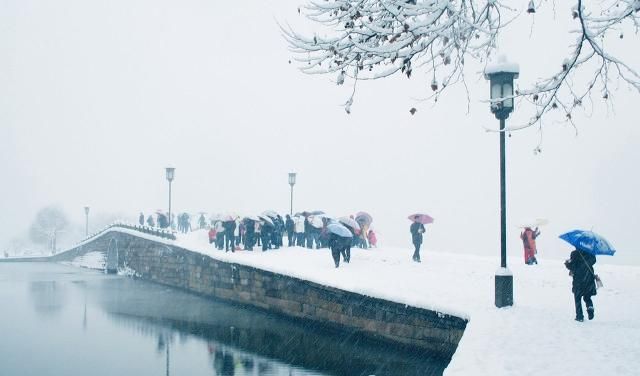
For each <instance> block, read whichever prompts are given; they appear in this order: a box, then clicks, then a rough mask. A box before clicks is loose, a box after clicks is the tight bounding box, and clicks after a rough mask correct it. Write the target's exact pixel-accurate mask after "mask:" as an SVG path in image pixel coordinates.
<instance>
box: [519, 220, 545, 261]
mask: <svg viewBox="0 0 640 376" xmlns="http://www.w3.org/2000/svg"><path fill="white" fill-rule="evenodd" d="M538 235H540V230H538V228H537V227H536V229H535V231H534V230H532V229H531V227H525V228H524V231H523V232H522V233H521V234H520V239H522V244H523V246H524V263H525V264H527V265H533V264H537V263H538V260H537V259H536V254H537V253H538V249H537V248H536V238H537V237H538Z"/></svg>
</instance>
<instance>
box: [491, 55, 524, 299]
mask: <svg viewBox="0 0 640 376" xmlns="http://www.w3.org/2000/svg"><path fill="white" fill-rule="evenodd" d="M519 73H520V67H519V66H518V64H514V63H509V62H507V59H506V58H505V57H503V56H501V57H500V58H499V59H498V62H497V63H495V64H492V65H489V66H487V68H486V69H485V72H484V77H485V79H487V80H489V83H490V86H491V112H492V113H493V114H494V115H495V116H496V118H497V119H498V120H500V269H498V271H497V272H496V276H495V290H496V291H495V293H496V297H495V304H496V307H498V308H502V307H507V306H512V305H513V274H511V271H509V269H507V208H506V206H507V192H506V183H505V181H506V177H505V144H504V134H505V120H506V119H507V118H508V117H509V114H510V113H511V112H512V111H513V107H514V101H513V80H514V79H515V78H518V75H519Z"/></svg>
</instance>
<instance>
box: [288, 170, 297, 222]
mask: <svg viewBox="0 0 640 376" xmlns="http://www.w3.org/2000/svg"><path fill="white" fill-rule="evenodd" d="M295 184H296V173H295V172H290V173H289V185H290V186H291V206H290V207H289V215H290V216H292V215H293V186H294V185H295Z"/></svg>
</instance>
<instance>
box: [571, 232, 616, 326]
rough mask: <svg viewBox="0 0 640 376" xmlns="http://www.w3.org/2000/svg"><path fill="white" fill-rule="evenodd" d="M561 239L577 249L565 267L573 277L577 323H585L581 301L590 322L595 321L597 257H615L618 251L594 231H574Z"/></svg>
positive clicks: (597, 279)
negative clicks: (594, 266)
mask: <svg viewBox="0 0 640 376" xmlns="http://www.w3.org/2000/svg"><path fill="white" fill-rule="evenodd" d="M560 239H562V240H564V241H566V242H567V243H569V244H571V245H572V246H574V247H575V249H574V250H573V251H572V252H571V255H570V256H569V259H568V260H566V261H565V262H564V265H565V266H566V267H567V269H569V275H570V276H571V277H573V283H572V285H571V291H572V292H573V300H574V303H575V306H576V321H580V322H582V321H584V315H583V313H582V302H581V300H584V304H585V305H586V306H587V316H588V317H589V320H593V318H594V316H595V309H594V307H593V301H592V300H591V297H592V296H594V295H596V294H597V290H596V281H600V278H599V277H598V276H597V275H596V274H595V273H594V270H593V265H594V264H595V263H596V255H609V256H613V254H614V253H615V252H616V251H615V249H613V248H612V247H611V245H610V244H609V242H607V240H605V239H604V238H603V237H602V236H600V235H598V234H596V233H594V232H593V231H583V230H574V231H571V232H568V233H566V234H562V235H560Z"/></svg>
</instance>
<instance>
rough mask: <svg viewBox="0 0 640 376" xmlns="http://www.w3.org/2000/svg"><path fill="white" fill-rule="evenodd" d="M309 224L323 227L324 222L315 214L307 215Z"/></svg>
mask: <svg viewBox="0 0 640 376" xmlns="http://www.w3.org/2000/svg"><path fill="white" fill-rule="evenodd" d="M309 224H311V226H313V227H315V228H322V227H324V223H323V222H322V218H321V217H317V216H315V215H314V216H310V217H309Z"/></svg>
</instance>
